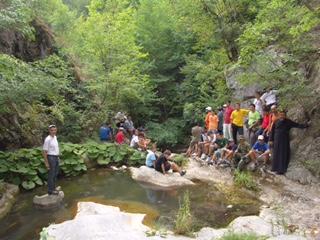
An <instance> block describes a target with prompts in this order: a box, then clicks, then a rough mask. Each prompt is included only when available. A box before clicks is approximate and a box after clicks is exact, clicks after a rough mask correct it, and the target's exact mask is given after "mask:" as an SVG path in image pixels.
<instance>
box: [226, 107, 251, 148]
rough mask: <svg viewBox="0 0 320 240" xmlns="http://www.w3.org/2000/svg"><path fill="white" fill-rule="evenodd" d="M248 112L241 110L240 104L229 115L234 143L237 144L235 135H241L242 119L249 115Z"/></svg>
mask: <svg viewBox="0 0 320 240" xmlns="http://www.w3.org/2000/svg"><path fill="white" fill-rule="evenodd" d="M249 112H250V110H247V109H241V108H240V103H237V104H236V108H235V110H233V112H232V113H231V117H230V119H231V128H232V137H233V140H234V143H235V144H237V143H238V141H237V134H238V133H239V135H243V125H244V118H245V117H246V116H247V115H248V114H249Z"/></svg>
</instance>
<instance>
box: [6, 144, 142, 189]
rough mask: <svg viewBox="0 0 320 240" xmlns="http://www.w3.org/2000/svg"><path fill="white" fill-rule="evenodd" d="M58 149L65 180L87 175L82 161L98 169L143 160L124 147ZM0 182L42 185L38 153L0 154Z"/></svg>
mask: <svg viewBox="0 0 320 240" xmlns="http://www.w3.org/2000/svg"><path fill="white" fill-rule="evenodd" d="M60 148H61V159H60V168H61V170H62V173H63V174H64V175H65V176H77V175H79V174H81V173H83V172H85V171H87V166H86V164H85V160H86V159H88V160H89V161H93V162H96V163H97V164H98V165H108V164H111V163H112V164H117V165H122V164H128V165H130V166H134V165H140V164H143V163H144V161H145V157H146V156H145V153H142V152H138V151H136V150H134V149H132V148H130V147H129V146H127V145H121V146H119V145H115V144H112V143H108V144H98V143H87V144H83V145H80V144H71V143H63V144H61V145H60ZM0 179H4V180H5V181H7V182H11V183H14V184H16V185H21V186H22V187H23V188H24V189H26V190H30V189H33V188H35V187H36V186H40V185H43V184H44V182H45V181H46V179H47V169H46V167H45V165H44V160H43V157H42V151H41V149H40V148H33V149H20V150H18V151H15V152H0Z"/></svg>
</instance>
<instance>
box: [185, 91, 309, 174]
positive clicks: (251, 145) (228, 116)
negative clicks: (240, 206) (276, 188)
mask: <svg viewBox="0 0 320 240" xmlns="http://www.w3.org/2000/svg"><path fill="white" fill-rule="evenodd" d="M204 122H205V126H204V128H203V127H201V126H200V124H199V123H197V124H196V126H194V127H193V128H192V130H191V134H192V139H191V142H190V146H189V148H188V151H187V153H186V154H187V155H188V156H191V155H193V156H197V157H199V158H200V159H201V160H203V161H205V162H207V163H208V164H217V165H223V166H231V167H234V168H238V169H240V170H241V169H243V168H245V166H246V165H247V164H248V163H250V162H252V163H253V166H254V169H255V168H256V167H257V166H258V165H263V166H264V167H267V165H268V163H269V162H270V159H271V160H272V165H271V166H272V167H271V171H273V172H275V173H276V174H284V173H286V171H287V168H288V165H289V161H290V142H289V131H290V129H291V128H307V127H308V126H309V123H307V124H298V123H296V122H294V121H292V120H290V119H288V118H287V117H286V111H285V110H284V109H279V108H278V107H277V98H276V91H275V90H269V91H267V92H265V93H264V94H261V93H260V92H256V93H255V96H254V101H253V102H252V103H250V105H249V108H248V109H245V108H241V105H240V103H236V104H235V105H234V107H233V106H231V102H230V101H229V102H227V103H226V104H224V105H223V107H222V108H219V109H218V110H217V112H216V111H214V110H213V109H212V108H211V107H207V108H206V116H205V119H204ZM244 129H246V130H247V131H246V133H247V134H246V135H245V131H244Z"/></svg>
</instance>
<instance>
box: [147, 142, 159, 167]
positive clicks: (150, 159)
mask: <svg viewBox="0 0 320 240" xmlns="http://www.w3.org/2000/svg"><path fill="white" fill-rule="evenodd" d="M147 151H148V154H147V157H146V166H147V167H149V168H154V166H155V162H156V160H157V156H156V151H157V145H156V144H152V149H150V150H147Z"/></svg>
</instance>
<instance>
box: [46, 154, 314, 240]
mask: <svg viewBox="0 0 320 240" xmlns="http://www.w3.org/2000/svg"><path fill="white" fill-rule="evenodd" d="M147 170H148V169H147ZM147 170H146V169H144V167H141V169H140V170H139V169H138V168H131V169H130V171H131V172H132V176H133V178H134V179H135V180H137V181H141V182H148V183H153V184H154V185H157V182H156V181H154V180H153V179H154V178H157V176H155V177H154V178H153V177H152V176H151V175H152V174H155V175H156V174H157V173H154V172H153V173H152V174H151V171H150V174H151V175H150V174H149V175H148V176H149V177H148V178H149V179H148V180H147V179H146V178H142V177H141V173H142V172H145V171H147ZM152 171H154V170H152ZM150 176H151V177H150ZM165 177H167V182H168V183H172V182H173V181H174V180H175V179H182V178H181V177H180V176H179V175H177V174H171V175H169V176H165ZM183 178H184V179H185V180H189V181H190V182H191V181H195V180H200V181H205V182H212V183H214V184H215V185H217V187H218V188H219V190H221V191H225V192H227V191H229V190H230V187H232V186H233V176H232V174H231V170H230V169H217V168H215V167H213V166H203V165H201V164H200V163H199V162H198V161H197V160H196V159H190V162H189V165H188V168H187V174H186V175H185V176H184V177H183ZM185 180H183V181H179V184H178V185H176V186H173V185H172V184H171V185H170V184H169V185H168V184H167V183H166V180H165V179H162V180H161V181H160V183H161V184H160V185H161V186H160V187H180V186H182V185H184V184H186V185H189V184H190V182H189V181H185ZM257 180H258V182H259V187H260V189H261V190H260V192H259V193H256V195H259V199H260V200H261V201H262V202H263V204H262V206H261V209H260V214H259V216H244V217H238V218H236V219H234V220H233V221H232V222H231V223H230V224H229V225H228V226H227V227H226V228H222V229H213V228H202V229H201V230H200V231H199V232H197V233H195V237H196V239H198V240H213V239H219V238H220V237H221V236H223V235H224V234H226V233H228V232H234V233H255V234H256V235H258V236H265V237H267V239H270V240H277V239H278V240H280V239H281V240H291V239H295V240H302V239H320V235H319V232H318V231H319V229H320V208H319V207H318V206H319V205H320V188H319V183H314V184H309V185H301V184H300V183H297V182H293V181H291V180H289V179H287V178H286V177H284V176H274V175H271V174H269V175H266V176H263V177H261V178H260V179H257ZM248 194H255V193H252V192H248ZM86 205H88V206H86ZM88 208H89V209H90V210H89V211H88ZM105 208H106V209H107V208H108V209H109V210H110V208H112V207H110V206H105V205H100V204H95V203H82V202H80V203H79V205H78V214H77V216H76V217H75V219H73V220H70V221H66V222H64V223H61V224H57V225H50V226H49V227H48V228H47V229H44V231H46V234H48V236H50V237H55V239H56V240H59V239H64V237H65V236H67V235H68V234H69V235H70V233H72V232H73V231H75V229H81V228H79V221H80V225H81V224H84V222H83V219H80V220H79V216H86V215H88V217H89V216H90V218H91V220H90V221H91V222H96V223H95V224H96V225H92V224H90V226H91V227H90V229H91V228H93V229H91V230H90V229H87V228H85V229H84V230H83V231H85V232H82V230H79V234H78V235H79V236H86V237H90V239H111V238H112V236H113V235H114V234H115V235H114V236H118V237H117V239H119V240H120V239H162V237H161V236H160V235H159V236H158V235H157V234H156V235H155V236H149V237H147V236H146V232H147V231H148V230H150V229H149V228H148V227H147V226H145V225H143V224H142V219H143V217H142V218H141V214H137V216H138V217H137V216H134V217H133V219H135V220H132V216H133V215H134V214H131V213H123V212H120V210H116V211H113V210H114V209H113V210H112V213H113V214H115V218H111V219H118V218H119V216H118V215H121V216H122V217H121V219H122V220H123V218H125V219H126V218H128V217H129V218H130V219H131V220H125V222H123V223H119V224H117V225H114V224H113V223H110V225H109V223H108V221H109V220H108V219H109V217H110V216H109V215H110V212H108V211H109V210H108V211H107V210H106V209H105ZM83 209H85V210H83ZM106 211H107V212H108V213H106ZM96 215H99V216H96ZM107 215H108V216H109V217H107ZM142 215H143V214H142ZM99 219H100V220H101V219H103V221H100V220H99ZM122 220H121V221H122ZM110 221H114V220H110ZM81 222H82V223H81ZM102 223H103V224H102ZM141 225H142V226H141ZM66 226H68V227H67V228H66ZM104 226H113V228H111V229H110V228H105V227H104ZM117 226H119V227H117ZM133 226H134V227H133ZM137 226H139V227H138V228H136V227H137ZM132 227H133V230H132ZM124 228H128V229H127V230H126V231H127V232H124V231H123V229H124ZM72 229H73V230H72ZM97 229H98V233H99V231H100V233H101V235H99V234H100V233H99V234H98V235H99V236H98V235H97ZM99 229H100V230H99ZM132 231H133V232H132ZM81 232H82V233H81ZM133 233H134V234H135V235H136V236H133V235H132V234H133ZM88 234H89V235H88ZM69 235H68V236H69ZM78 235H77V236H78ZM73 236H74V235H72V234H71V235H70V236H69V237H71V238H70V239H80V240H81V239H85V238H79V236H78V237H77V238H74V237H73ZM106 236H108V237H106ZM120 236H121V237H120ZM166 238H167V239H172V240H176V239H181V240H183V239H185V240H189V239H191V238H188V237H184V236H175V235H173V234H172V233H170V232H169V233H168V235H167V236H166Z"/></svg>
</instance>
